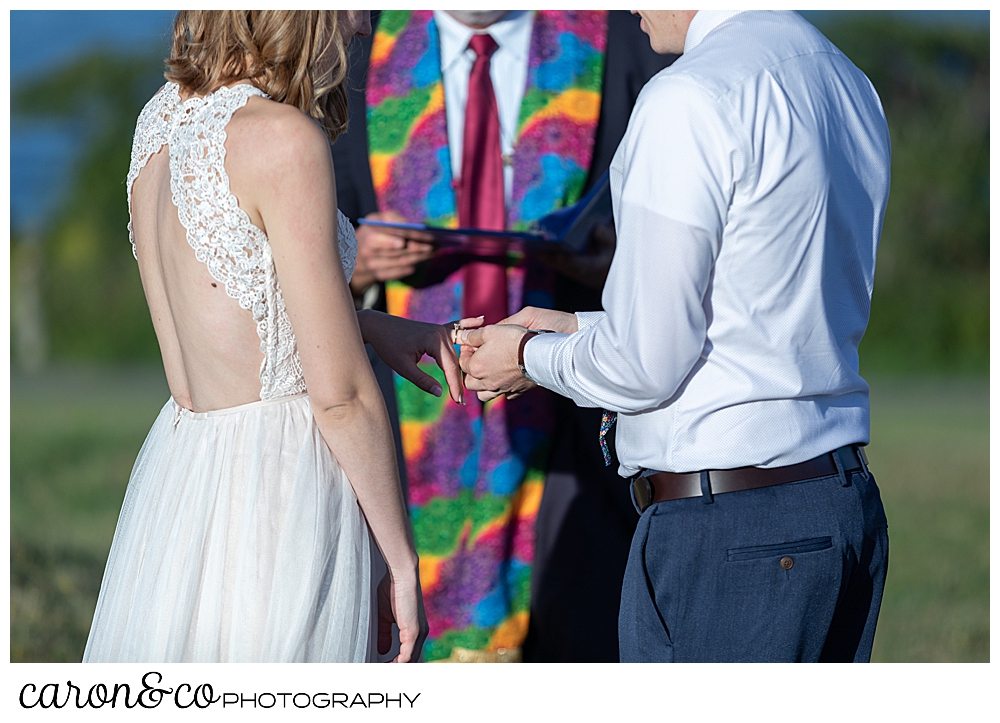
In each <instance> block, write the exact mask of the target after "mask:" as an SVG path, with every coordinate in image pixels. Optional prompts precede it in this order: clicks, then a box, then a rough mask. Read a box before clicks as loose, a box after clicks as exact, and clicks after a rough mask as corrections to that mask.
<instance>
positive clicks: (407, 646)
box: [378, 572, 428, 663]
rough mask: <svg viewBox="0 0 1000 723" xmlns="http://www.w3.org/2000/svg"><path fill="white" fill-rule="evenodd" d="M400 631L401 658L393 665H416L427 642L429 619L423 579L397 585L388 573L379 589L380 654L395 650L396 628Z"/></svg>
mask: <svg viewBox="0 0 1000 723" xmlns="http://www.w3.org/2000/svg"><path fill="white" fill-rule="evenodd" d="M393 623H396V626H397V627H398V628H399V654H398V655H397V656H396V657H395V658H393V659H392V662H393V663H415V662H417V661H418V660H419V659H420V651H421V650H422V649H423V647H424V640H425V639H426V638H427V632H428V627H427V616H426V615H425V614H424V598H423V595H422V594H421V592H420V579H419V578H418V577H416V576H414V578H413V580H412V582H411V581H407V582H402V581H400V582H397V581H395V580H394V579H393V577H392V573H391V572H386V573H385V576H384V577H383V578H382V581H381V582H379V585H378V652H379V654H380V655H385V654H386V653H388V652H389V648H391V647H392V624H393Z"/></svg>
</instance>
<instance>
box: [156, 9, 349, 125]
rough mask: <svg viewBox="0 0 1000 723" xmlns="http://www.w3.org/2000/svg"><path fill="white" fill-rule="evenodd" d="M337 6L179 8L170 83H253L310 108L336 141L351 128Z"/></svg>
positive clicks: (203, 87)
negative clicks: (285, 8) (299, 8)
mask: <svg viewBox="0 0 1000 723" xmlns="http://www.w3.org/2000/svg"><path fill="white" fill-rule="evenodd" d="M339 21H340V18H339V17H338V12H337V11H336V10H181V11H180V12H179V13H177V17H176V19H175V20H174V42H173V46H172V47H171V49H170V58H168V59H167V72H166V73H165V74H164V75H165V76H166V78H167V80H169V81H171V82H173V83H177V84H178V85H179V86H181V88H183V89H185V90H187V91H188V92H191V93H195V94H198V95H204V94H206V93H210V92H212V91H214V90H217V89H218V88H220V87H222V86H223V85H228V84H230V83H233V82H235V81H239V80H249V81H250V82H251V83H253V84H254V85H255V86H257V87H258V88H260V89H261V90H262V91H264V92H265V93H267V94H268V95H269V96H270V97H271V98H272V99H273V100H276V101H279V102H281V103H288V104H289V105H293V106H295V107H296V108H298V109H299V110H301V111H303V112H305V113H308V114H309V115H310V116H312V117H313V118H315V119H316V121H318V122H319V124H320V125H321V126H322V127H323V130H324V131H326V134H327V135H328V136H329V137H330V140H331V141H332V140H334V139H335V138H336V137H337V136H338V135H340V134H341V133H343V132H344V131H345V130H346V129H347V90H346V87H345V78H346V76H347V49H346V48H345V47H344V40H343V38H342V36H341V33H340V32H339V29H338V24H339Z"/></svg>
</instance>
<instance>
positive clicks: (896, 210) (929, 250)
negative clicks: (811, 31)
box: [821, 13, 990, 371]
mask: <svg viewBox="0 0 1000 723" xmlns="http://www.w3.org/2000/svg"><path fill="white" fill-rule="evenodd" d="M843 18H844V19H843V20H842V21H841V22H837V23H835V24H831V25H829V26H824V27H822V28H821V30H823V32H824V33H825V34H826V35H827V37H829V38H830V40H831V41H833V43H834V44H836V45H837V47H839V48H840V49H841V50H843V51H844V53H845V54H846V55H847V56H848V57H849V58H851V60H853V61H854V63H855V64H856V65H857V66H858V67H859V68H861V70H863V71H864V72H865V74H867V75H868V77H869V79H871V81H872V84H873V85H874V86H875V89H876V90H877V91H878V94H879V97H880V98H881V99H882V105H883V108H884V109H885V115H886V119H887V121H888V124H889V134H890V137H891V140H892V186H891V191H890V196H889V206H888V208H887V210H886V215H885V225H884V230H883V234H882V242H881V246H880V248H879V253H878V263H877V264H876V276H875V292H874V295H873V299H872V314H871V322H870V324H869V327H868V333H867V334H866V336H865V338H864V341H863V342H862V345H861V360H862V367H863V370H868V371H871V370H873V369H874V370H876V371H878V370H887V371H917V370H931V369H935V370H950V371H986V370H987V368H988V364H989V259H990V252H989V224H990V212H989V171H990V167H989V144H990V139H989V124H990V118H989V101H990V96H989V82H990V54H989V40H990V39H989V30H988V29H987V28H982V29H970V28H963V27H933V26H924V25H917V24H911V23H907V22H905V21H901V20H896V19H893V18H892V16H889V15H885V14H882V13H851V14H848V15H845V16H843Z"/></svg>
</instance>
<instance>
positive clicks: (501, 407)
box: [367, 11, 607, 660]
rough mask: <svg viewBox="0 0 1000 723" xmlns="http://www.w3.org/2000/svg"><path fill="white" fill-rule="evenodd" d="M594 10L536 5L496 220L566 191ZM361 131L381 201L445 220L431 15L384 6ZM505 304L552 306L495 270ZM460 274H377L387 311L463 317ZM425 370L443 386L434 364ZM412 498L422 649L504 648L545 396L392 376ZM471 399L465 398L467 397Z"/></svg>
mask: <svg viewBox="0 0 1000 723" xmlns="http://www.w3.org/2000/svg"><path fill="white" fill-rule="evenodd" d="M606 38H607V13H606V12H604V11H596V12H595V11H576V12H562V11H540V12H537V13H536V14H535V17H534V20H533V27H532V35H531V46H530V52H529V60H528V82H527V87H526V89H525V93H524V97H523V100H522V101H521V112H520V116H519V120H518V130H517V138H516V141H515V145H514V160H513V163H514V185H513V203H512V205H511V208H509V209H508V214H507V217H508V227H509V228H515V229H516V228H523V227H524V226H526V225H527V224H528V223H529V222H530V221H532V220H534V219H536V218H538V217H540V216H543V215H544V214H546V213H549V212H550V211H553V210H555V209H557V208H559V207H561V206H563V205H566V204H569V203H573V202H574V201H576V200H577V199H578V198H579V197H580V195H581V192H582V190H583V184H584V182H585V181H586V176H587V170H588V168H589V167H590V160H591V155H592V152H593V145H594V136H595V133H596V130H597V120H598V116H599V114H600V105H601V95H600V91H601V83H602V78H603V74H604V49H605V42H606ZM367 100H368V142H369V151H370V159H371V169H372V179H373V180H374V184H375V193H376V195H377V197H378V201H379V207H380V208H381V209H383V210H388V209H392V210H395V211H397V212H399V213H401V214H402V215H403V216H404V217H405V218H407V219H408V220H410V221H423V222H428V223H435V224H439V225H448V226H455V225H457V218H456V205H455V203H456V202H455V192H454V188H453V185H452V175H451V160H450V155H449V149H448V133H447V128H446V120H445V109H444V88H443V85H442V79H441V63H440V49H439V42H438V33H437V26H436V25H435V23H434V21H433V13H432V12H430V11H386V12H383V13H382V15H381V18H380V19H379V24H378V30H377V32H376V35H375V39H374V42H373V44H372V52H371V61H370V66H369V71H368V83H367ZM507 278H508V287H509V291H510V294H509V295H510V299H509V304H510V306H509V308H510V309H512V310H516V309H520V308H521V307H522V306H524V305H526V304H532V305H535V306H545V307H550V306H551V305H552V297H551V291H550V289H551V276H550V274H549V273H548V272H547V271H545V270H544V269H543V268H540V267H538V266H537V265H536V264H534V263H533V262H532V261H531V260H530V259H528V260H526V261H525V262H524V263H522V264H520V265H516V266H514V267H512V268H510V269H508V277H507ZM461 299H462V273H461V272H456V273H453V274H452V275H451V276H449V277H448V278H447V279H446V280H445V281H444V282H443V283H440V284H436V285H433V286H429V287H425V288H419V289H418V288H413V287H410V286H408V285H406V284H404V283H401V282H391V283H389V284H387V301H388V308H389V312H390V313H391V314H395V315H398V316H405V317H408V318H411V319H419V320H421V321H428V322H433V323H438V324H443V323H447V322H449V321H451V320H454V319H457V318H459V317H460V316H461ZM425 368H426V370H427V371H428V373H431V374H433V375H434V376H435V377H437V378H438V379H439V381H441V382H442V383H443V381H444V380H443V377H442V375H441V374H440V372H439V371H438V370H437V367H436V366H433V365H427V366H426V367H425ZM396 394H397V398H398V403H399V416H400V428H401V432H402V437H403V451H404V455H405V457H406V467H407V475H408V479H409V492H410V509H411V514H412V518H413V525H414V531H415V535H416V541H417V550H418V552H419V554H420V578H421V582H422V584H423V591H424V601H425V605H426V609H427V619H428V622H429V624H430V636H429V637H428V639H427V643H426V645H425V647H424V654H425V658H426V659H427V660H440V659H444V658H448V657H449V656H450V655H451V652H452V649H453V648H455V647H461V648H468V649H472V650H487V651H497V650H502V649H512V648H518V647H520V645H521V644H522V642H523V641H524V637H525V635H526V634H527V628H528V603H529V595H530V580H531V562H532V559H533V554H534V525H535V517H536V514H537V511H538V505H539V502H540V500H541V496H542V483H543V479H544V469H545V464H546V460H547V456H548V450H549V436H550V429H551V427H552V413H551V408H550V407H551V404H550V402H551V398H550V397H549V394H550V393H549V392H547V391H544V390H540V389H539V390H534V391H532V392H529V393H528V394H525V395H523V396H522V397H520V398H519V399H517V400H514V401H512V402H508V401H506V400H505V399H503V398H499V399H496V400H494V401H492V402H490V403H488V404H486V407H485V409H484V410H483V411H482V412H480V408H479V405H478V403H477V402H476V400H475V399H470V400H469V404H468V406H465V407H463V406H459V405H457V404H454V403H453V402H451V401H450V400H449V399H448V398H447V395H445V396H444V397H443V398H441V399H437V398H434V397H432V396H429V395H427V394H425V393H423V392H421V391H419V390H418V389H417V388H416V387H415V386H413V385H412V384H410V383H409V382H408V381H406V380H404V379H402V378H401V377H397V378H396ZM470 396H472V395H470Z"/></svg>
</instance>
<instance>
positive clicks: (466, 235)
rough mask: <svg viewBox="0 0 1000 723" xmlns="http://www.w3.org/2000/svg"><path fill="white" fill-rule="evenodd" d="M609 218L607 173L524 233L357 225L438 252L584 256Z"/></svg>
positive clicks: (382, 223)
mask: <svg viewBox="0 0 1000 723" xmlns="http://www.w3.org/2000/svg"><path fill="white" fill-rule="evenodd" d="M611 219H612V212H611V187H610V184H609V182H608V174H607V172H605V173H604V175H602V176H601V177H600V178H599V179H598V181H597V183H595V184H594V187H593V188H592V189H590V191H589V192H588V193H587V195H586V196H584V197H583V198H581V199H580V200H579V201H577V202H576V203H574V204H573V205H572V206H567V207H565V208H561V209H559V210H558V211H553V212H552V213H550V214H548V215H547V216H543V217H542V218H540V219H538V220H537V221H535V222H534V223H532V224H531V226H530V227H529V228H528V230H527V231H490V230H487V229H481V228H444V227H441V226H431V225H428V224H424V223H394V222H391V221H376V220H373V219H372V220H369V219H364V218H362V219H360V220H359V221H358V223H359V224H362V225H365V226H372V227H374V228H378V229H380V230H382V231H385V232H387V233H391V234H394V235H397V236H403V237H406V238H414V239H418V240H421V241H427V242H428V243H433V244H435V245H438V246H441V247H442V249H450V250H455V251H470V252H476V253H495V252H497V251H502V250H505V249H507V248H510V249H553V248H557V247H558V248H562V249H565V250H566V251H570V252H572V253H584V252H585V251H586V250H587V247H588V245H589V244H590V232H591V230H592V229H593V228H594V226H596V225H598V224H602V223H608V222H609V221H611Z"/></svg>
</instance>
